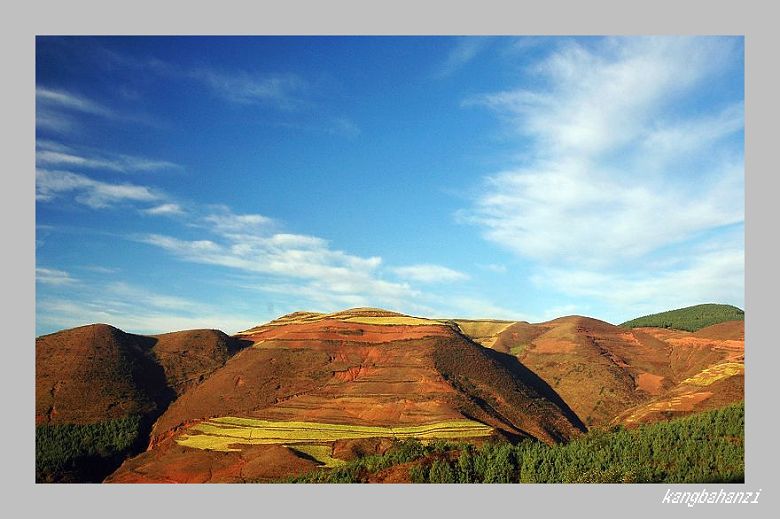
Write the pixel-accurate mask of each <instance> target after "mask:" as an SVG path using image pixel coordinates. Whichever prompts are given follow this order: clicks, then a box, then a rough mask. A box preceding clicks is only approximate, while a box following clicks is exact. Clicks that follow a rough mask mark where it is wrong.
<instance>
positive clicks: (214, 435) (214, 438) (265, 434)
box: [176, 416, 493, 452]
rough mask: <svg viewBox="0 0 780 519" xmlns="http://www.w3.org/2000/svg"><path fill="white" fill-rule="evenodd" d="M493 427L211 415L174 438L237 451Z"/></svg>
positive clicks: (474, 432) (480, 432)
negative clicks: (251, 446) (283, 420)
mask: <svg viewBox="0 0 780 519" xmlns="http://www.w3.org/2000/svg"><path fill="white" fill-rule="evenodd" d="M492 432H493V428H492V427H490V426H488V425H485V424H483V423H480V422H476V421H474V420H446V421H441V422H436V423H431V424H426V425H413V426H404V427H379V426H362V425H342V424H329V423H318V422H278V421H269V420H256V419H253V418H236V417H232V416H226V417H220V418H212V419H211V420H208V421H205V422H201V423H199V424H197V425H195V426H193V427H191V428H190V429H189V430H188V432H187V433H185V434H183V435H181V436H180V437H179V438H177V439H176V443H178V444H179V445H183V446H185V447H191V448H195V449H205V450H215V451H224V452H230V451H240V450H241V449H240V448H237V447H236V446H237V445H272V444H284V445H286V444H298V443H302V444H306V443H323V442H333V441H338V440H352V439H360V438H398V439H403V438H417V439H420V440H434V439H457V438H478V437H482V436H488V435H490V434H491V433H492Z"/></svg>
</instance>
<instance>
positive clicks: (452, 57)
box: [435, 36, 492, 78]
mask: <svg viewBox="0 0 780 519" xmlns="http://www.w3.org/2000/svg"><path fill="white" fill-rule="evenodd" d="M491 41H492V40H491V38H488V37H483V36H463V37H460V38H457V39H456V40H455V44H454V45H453V47H452V49H451V50H450V52H449V54H448V55H447V58H446V59H445V60H444V62H443V63H442V64H441V65H440V66H439V68H438V69H437V70H436V73H435V76H436V77H437V78H445V77H448V76H451V75H453V74H454V73H456V72H457V71H458V70H460V69H461V68H463V67H464V66H466V65H467V64H468V63H469V62H471V61H472V60H473V59H474V58H475V57H476V56H477V55H478V54H479V53H480V52H482V51H483V50H484V49H486V48H487V47H488V45H490V43H491Z"/></svg>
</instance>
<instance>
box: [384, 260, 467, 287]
mask: <svg viewBox="0 0 780 519" xmlns="http://www.w3.org/2000/svg"><path fill="white" fill-rule="evenodd" d="M391 270H392V271H393V272H394V273H395V274H396V275H397V276H398V277H400V278H402V279H410V280H412V281H418V282H420V283H452V282H454V281H465V280H467V279H469V276H468V275H467V274H464V273H463V272H458V271H457V270H453V269H451V268H448V267H443V266H441V265H431V264H421V265H409V266H405V267H395V268H393V269H391Z"/></svg>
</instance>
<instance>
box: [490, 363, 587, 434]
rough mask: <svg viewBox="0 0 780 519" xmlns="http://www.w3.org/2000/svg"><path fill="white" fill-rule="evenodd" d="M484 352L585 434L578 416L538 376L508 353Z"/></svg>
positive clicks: (585, 429)
mask: <svg viewBox="0 0 780 519" xmlns="http://www.w3.org/2000/svg"><path fill="white" fill-rule="evenodd" d="M485 352H486V353H487V354H488V356H489V357H491V358H492V359H493V360H495V361H496V362H498V363H499V364H501V365H502V366H504V367H505V368H506V369H507V370H509V372H511V373H512V375H514V376H515V377H517V378H519V379H520V380H522V381H523V382H525V383H526V384H527V385H528V386H529V387H531V388H532V389H533V390H534V391H536V392H537V393H538V394H539V395H541V396H543V397H544V398H546V399H547V400H549V401H550V402H552V403H553V404H555V405H556V406H558V408H559V409H560V410H561V411H562V412H563V414H564V416H566V418H568V419H569V421H571V423H572V424H574V426H575V427H577V428H578V429H580V430H581V431H583V432H587V430H588V428H587V427H586V426H585V424H584V423H582V420H580V418H579V416H577V414H576V413H575V412H574V411H572V409H571V408H570V407H569V405H568V404H567V403H566V402H565V401H564V400H563V398H561V396H560V395H559V394H558V393H556V392H555V390H554V389H553V388H552V387H550V385H549V384H548V383H547V382H545V381H544V380H543V379H542V378H541V377H540V376H539V375H537V374H536V373H534V372H533V371H531V370H530V369H528V368H527V367H526V366H524V365H523V364H522V363H521V362H520V361H519V360H518V358H517V357H515V356H514V355H510V354H508V353H501V352H499V351H496V350H492V349H490V348H485Z"/></svg>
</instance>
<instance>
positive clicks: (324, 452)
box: [285, 444, 347, 468]
mask: <svg viewBox="0 0 780 519" xmlns="http://www.w3.org/2000/svg"><path fill="white" fill-rule="evenodd" d="M285 447H289V448H290V449H292V450H293V451H295V452H299V453H303V454H306V455H307V456H309V457H311V458H314V459H315V460H317V461H318V462H320V463H321V464H322V465H323V466H325V467H327V468H335V467H340V466H342V465H345V464H346V463H347V462H346V461H344V460H340V459H337V458H334V457H332V456H331V453H332V451H333V449H332V448H331V447H329V446H328V445H306V444H303V445H301V444H296V445H285Z"/></svg>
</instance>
